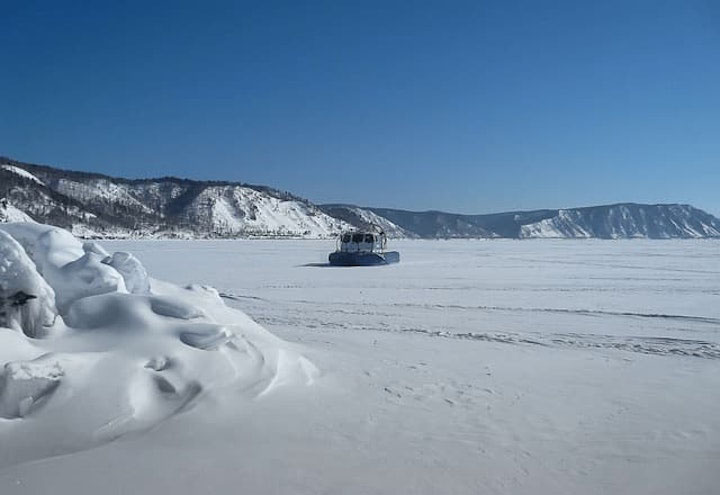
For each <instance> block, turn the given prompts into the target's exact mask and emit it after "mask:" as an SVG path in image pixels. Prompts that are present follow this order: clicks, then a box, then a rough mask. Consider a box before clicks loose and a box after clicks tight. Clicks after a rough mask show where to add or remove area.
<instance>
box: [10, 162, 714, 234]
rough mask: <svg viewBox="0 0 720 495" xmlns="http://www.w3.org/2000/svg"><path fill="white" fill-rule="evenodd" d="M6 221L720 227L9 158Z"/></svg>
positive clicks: (227, 229)
mask: <svg viewBox="0 0 720 495" xmlns="http://www.w3.org/2000/svg"><path fill="white" fill-rule="evenodd" d="M0 199H5V200H6V204H5V206H4V207H3V208H2V209H0V222H8V221H13V219H21V220H24V221H26V220H27V219H28V218H30V219H32V220H35V221H38V222H41V223H46V224H51V225H56V226H59V227H63V228H65V229H67V230H70V231H71V232H72V233H73V234H74V235H76V236H79V237H105V238H130V237H133V238H210V237H223V238H232V237H301V238H327V237H333V236H335V235H337V234H339V233H340V232H341V231H342V230H345V229H350V228H353V227H355V228H363V227H366V226H367V225H368V224H375V225H378V226H380V227H381V228H382V229H383V230H384V231H385V232H386V233H387V234H388V236H390V237H394V238H424V239H438V238H511V239H524V238H536V237H539V238H547V237H560V238H603V239H622V238H651V239H670V238H705V237H720V220H718V219H717V218H716V217H714V216H712V215H710V214H708V213H706V212H704V211H702V210H699V209H697V208H694V207H692V206H690V205H681V204H658V205H642V204H634V203H623V204H616V205H607V206H593V207H585V208H567V209H554V210H533V211H520V212H507V213H496V214H490V215H460V214H455V213H446V212H441V211H425V212H414V211H405V210H396V209H388V208H366V207H363V208H361V207H357V206H353V205H345V204H328V205H322V206H316V205H314V204H312V203H311V202H309V201H307V200H305V199H303V198H300V197H298V196H295V195H293V194H290V193H288V192H282V191H278V190H276V189H272V188H270V187H266V186H255V185H248V184H242V183H238V182H223V181H195V180H188V179H178V178H176V177H164V178H158V179H134V180H133V179H123V178H116V177H109V176H106V175H101V174H93V173H86V172H73V171H68V170H61V169H57V168H53V167H47V166H43V165H33V164H29V163H22V162H18V161H15V160H11V159H8V158H0Z"/></svg>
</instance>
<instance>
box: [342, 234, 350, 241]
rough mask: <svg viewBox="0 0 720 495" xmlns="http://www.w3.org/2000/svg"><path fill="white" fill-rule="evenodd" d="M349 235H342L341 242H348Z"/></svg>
mask: <svg viewBox="0 0 720 495" xmlns="http://www.w3.org/2000/svg"><path fill="white" fill-rule="evenodd" d="M350 237H351V236H350V234H343V236H342V241H343V242H350Z"/></svg>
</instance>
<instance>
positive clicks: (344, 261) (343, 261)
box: [329, 251, 400, 266]
mask: <svg viewBox="0 0 720 495" xmlns="http://www.w3.org/2000/svg"><path fill="white" fill-rule="evenodd" d="M329 261H330V264H331V265H333V266H374V265H388V264H390V263H397V262H399V261H400V253H398V252H397V251H386V252H384V253H348V252H343V251H336V252H334V253H330V256H329Z"/></svg>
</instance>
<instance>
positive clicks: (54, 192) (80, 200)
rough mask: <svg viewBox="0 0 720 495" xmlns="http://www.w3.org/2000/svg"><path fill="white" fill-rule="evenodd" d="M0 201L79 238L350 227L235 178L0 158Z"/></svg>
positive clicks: (315, 234)
mask: <svg viewBox="0 0 720 495" xmlns="http://www.w3.org/2000/svg"><path fill="white" fill-rule="evenodd" d="M0 198H6V199H7V200H8V201H9V204H10V205H12V207H13V208H14V210H13V211H22V212H25V213H26V214H28V215H29V216H30V217H32V218H33V219H35V220H37V221H40V222H44V223H49V224H53V225H57V226H61V227H64V228H66V229H68V230H70V231H72V232H73V234H75V235H79V236H82V237H121V238H123V237H161V238H167V237H183V238H192V237H308V238H325V237H332V236H335V235H337V234H338V233H340V232H341V231H342V230H343V229H346V228H349V227H350V226H349V225H348V224H346V223H345V222H343V221H342V220H339V219H337V218H334V217H331V216H329V215H327V214H325V213H323V212H322V211H321V210H320V209H319V208H317V207H316V206H315V205H313V204H312V203H310V202H309V201H306V200H304V199H302V198H299V197H296V196H293V195H291V194H289V193H285V192H282V191H278V190H275V189H271V188H268V187H264V186H252V185H247V184H241V183H234V182H209V181H193V180H186V179H178V178H174V177H167V178H160V179H143V180H128V179H121V178H114V177H108V176H105V175H100V174H90V173H84V172H73V171H67V170H60V169H56V168H52V167H47V166H41V165H33V164H28V163H21V162H17V161H13V160H9V159H3V160H2V161H0Z"/></svg>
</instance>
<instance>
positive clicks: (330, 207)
mask: <svg viewBox="0 0 720 495" xmlns="http://www.w3.org/2000/svg"><path fill="white" fill-rule="evenodd" d="M320 209H321V210H322V211H324V212H325V213H327V214H328V215H330V216H333V217H335V218H339V219H341V220H343V221H345V222H347V223H349V224H351V225H353V226H354V227H356V228H364V227H368V226H370V225H377V226H378V227H380V228H381V229H382V230H383V231H384V232H385V234H387V236H388V237H390V238H394V239H400V238H405V237H409V238H414V237H419V236H418V235H417V234H416V233H414V232H412V231H410V230H406V229H404V228H402V227H400V226H399V225H397V224H395V223H393V222H391V221H390V220H388V219H387V218H385V217H383V216H380V215H378V214H377V213H375V212H373V211H371V210H369V209H367V208H360V207H358V206H354V205H343V204H327V205H321V206H320Z"/></svg>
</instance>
